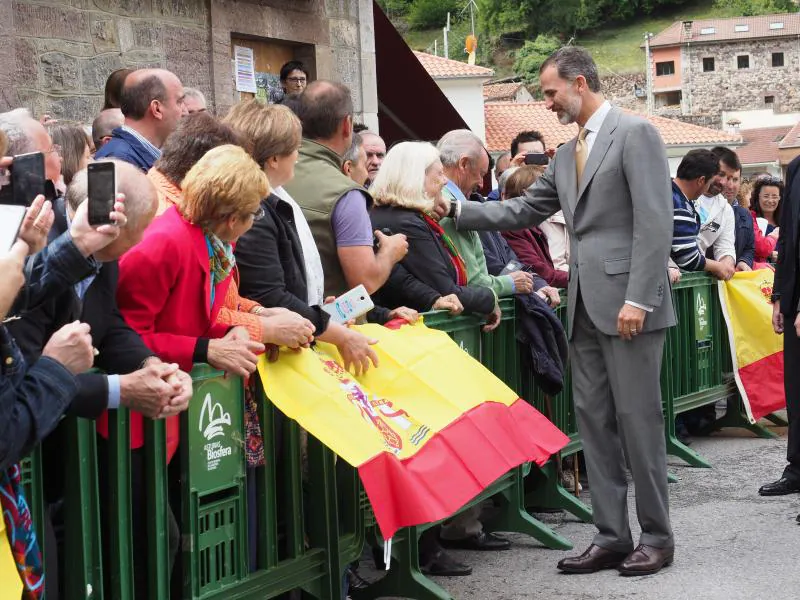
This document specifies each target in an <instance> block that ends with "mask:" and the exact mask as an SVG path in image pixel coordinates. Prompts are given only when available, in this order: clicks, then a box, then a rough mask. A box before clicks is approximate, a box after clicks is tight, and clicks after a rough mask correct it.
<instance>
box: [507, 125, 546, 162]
mask: <svg viewBox="0 0 800 600" xmlns="http://www.w3.org/2000/svg"><path fill="white" fill-rule="evenodd" d="M528 142H542V147H543V148H544V149H545V150H547V144H545V143H544V136H543V135H542V134H541V133H539V132H538V131H521V132H519V133H518V134H517V137H515V138H514V139H513V140H511V158H514V157H515V156H516V155H517V153H518V152H519V145H520V144H526V143H528Z"/></svg>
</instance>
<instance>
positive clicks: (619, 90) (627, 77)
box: [600, 73, 647, 112]
mask: <svg viewBox="0 0 800 600" xmlns="http://www.w3.org/2000/svg"><path fill="white" fill-rule="evenodd" d="M600 83H601V86H602V90H603V94H604V95H605V97H606V98H608V100H609V101H610V102H611V103H612V104H614V105H616V106H621V107H622V108H627V109H629V110H635V111H638V112H645V111H646V110H647V102H646V99H645V98H637V97H636V95H635V94H634V87H635V86H639V87H640V88H641V89H644V87H645V76H644V73H621V74H616V75H605V76H603V77H601V81H600Z"/></svg>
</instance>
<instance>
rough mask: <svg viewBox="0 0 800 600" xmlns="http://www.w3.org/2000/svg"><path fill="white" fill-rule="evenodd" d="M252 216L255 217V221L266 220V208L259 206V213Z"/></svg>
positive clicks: (253, 213) (256, 212)
mask: <svg viewBox="0 0 800 600" xmlns="http://www.w3.org/2000/svg"><path fill="white" fill-rule="evenodd" d="M250 214H251V215H253V221H260V220H261V219H263V218H264V215H265V214H266V213H265V212H264V207H263V206H259V207H258V210H257V211H255V212H252V213H250Z"/></svg>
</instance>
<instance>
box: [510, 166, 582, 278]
mask: <svg viewBox="0 0 800 600" xmlns="http://www.w3.org/2000/svg"><path fill="white" fill-rule="evenodd" d="M542 173H544V167H540V166H536V165H526V166H524V167H520V168H519V169H517V170H516V171H515V172H514V173H512V174H511V176H510V177H509V178H508V181H506V187H505V190H504V192H503V199H506V198H517V197H519V196H522V195H523V194H524V192H525V190H526V189H527V188H529V187H530V186H532V185H533V184H534V182H535V181H536V180H537V179H539V177H540V176H541V174H542ZM503 237H504V238H506V241H508V245H509V246H511V249H512V250H513V251H514V253H515V254H516V255H517V258H519V260H520V261H522V263H523V264H525V265H526V266H527V267H528V268H530V269H532V270H533V271H534V272H535V273H536V274H537V275H538V276H539V277H541V278H542V279H544V280H545V281H546V282H547V285H551V286H553V287H557V288H566V287H567V283H568V282H569V272H568V271H561V270H559V269H556V268H555V266H554V265H553V259H552V257H551V256H550V245H549V244H548V243H547V236H546V235H545V234H544V232H543V231H542V230H541V229H539V228H538V227H529V228H528V229H523V230H521V231H504V232H503Z"/></svg>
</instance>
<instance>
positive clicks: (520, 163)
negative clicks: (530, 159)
mask: <svg viewBox="0 0 800 600" xmlns="http://www.w3.org/2000/svg"><path fill="white" fill-rule="evenodd" d="M526 156H528V153H527V152H520V153H518V154H517V155H516V156H515V157H514V158H512V159H511V166H512V167H524V166H525V157H526Z"/></svg>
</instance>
